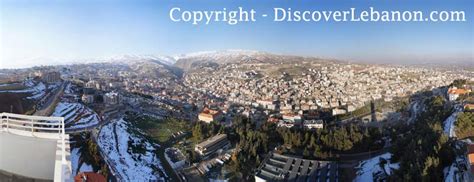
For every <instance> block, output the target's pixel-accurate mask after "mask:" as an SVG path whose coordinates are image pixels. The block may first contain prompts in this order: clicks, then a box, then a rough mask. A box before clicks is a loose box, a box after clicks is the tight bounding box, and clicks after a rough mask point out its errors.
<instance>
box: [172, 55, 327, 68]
mask: <svg viewBox="0 0 474 182" xmlns="http://www.w3.org/2000/svg"><path fill="white" fill-rule="evenodd" d="M175 59H176V63H175V66H177V67H179V68H181V69H183V70H190V69H193V68H199V67H201V66H216V64H217V65H219V64H226V63H289V62H298V61H318V60H320V59H318V58H313V57H302V56H290V55H278V54H271V53H267V52H261V51H247V50H224V51H207V52H197V53H191V54H184V55H180V56H176V57H175Z"/></svg>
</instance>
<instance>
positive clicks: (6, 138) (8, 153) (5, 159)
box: [0, 132, 58, 180]
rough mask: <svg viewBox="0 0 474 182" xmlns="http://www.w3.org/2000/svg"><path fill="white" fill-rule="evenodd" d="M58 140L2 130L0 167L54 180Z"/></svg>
mask: <svg viewBox="0 0 474 182" xmlns="http://www.w3.org/2000/svg"><path fill="white" fill-rule="evenodd" d="M57 143H58V141H57V140H54V139H44V138H35V137H27V136H21V135H15V134H11V133H6V132H0V146H2V147H1V148H0V153H1V155H0V169H1V170H3V171H5V172H9V173H11V174H17V175H19V176H25V177H29V178H34V179H43V180H53V179H54V168H55V161H56V150H57V149H56V148H57Z"/></svg>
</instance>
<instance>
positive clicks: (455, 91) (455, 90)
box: [448, 87, 471, 101]
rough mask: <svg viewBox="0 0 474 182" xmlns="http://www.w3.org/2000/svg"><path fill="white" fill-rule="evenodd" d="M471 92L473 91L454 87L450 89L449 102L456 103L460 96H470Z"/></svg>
mask: <svg viewBox="0 0 474 182" xmlns="http://www.w3.org/2000/svg"><path fill="white" fill-rule="evenodd" d="M470 92H471V90H467V89H458V88H456V87H452V88H449V89H448V99H449V101H455V100H456V99H458V97H459V96H460V95H464V94H468V93H470Z"/></svg>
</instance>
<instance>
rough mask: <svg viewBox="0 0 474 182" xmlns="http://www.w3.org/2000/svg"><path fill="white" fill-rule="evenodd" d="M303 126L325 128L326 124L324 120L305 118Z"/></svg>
mask: <svg viewBox="0 0 474 182" xmlns="http://www.w3.org/2000/svg"><path fill="white" fill-rule="evenodd" d="M303 126H304V127H306V128H308V129H318V128H323V127H324V124H323V120H304V121H303Z"/></svg>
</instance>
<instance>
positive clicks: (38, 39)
mask: <svg viewBox="0 0 474 182" xmlns="http://www.w3.org/2000/svg"><path fill="white" fill-rule="evenodd" d="M239 6H242V7H244V8H246V9H250V8H253V9H255V10H257V11H258V13H260V14H261V13H268V14H272V12H273V8H274V7H282V8H289V7H291V8H292V9H293V10H296V9H299V10H347V9H349V8H352V7H354V8H364V9H366V8H368V7H370V6H373V7H374V8H376V9H380V10H422V11H430V10H448V11H449V10H464V11H465V12H466V19H467V22H443V23H429V22H422V23H420V22H416V23H415V22H408V23H407V22H391V23H383V22H365V23H364V22H309V23H306V22H299V23H295V22H283V23H282V22H273V21H272V19H271V18H268V19H262V18H258V19H257V22H254V23H242V24H237V25H233V26H230V25H228V24H225V23H212V24H210V25H198V26H195V25H191V24H189V23H176V22H172V21H171V20H170V19H169V16H168V14H169V10H170V9H171V8H172V7H180V8H182V9H189V10H220V9H222V8H227V9H233V8H236V7H239ZM473 12H474V1H472V0H452V1H447V0H431V1H426V0H397V1H387V0H258V1H257V0H156V1H151V0H137V1H132V0H130V1H120V0H110V1H106V0H99V1H90V0H83V1H62V0H57V1H48V0H45V1H40V0H30V1H25V0H3V1H0V31H1V37H0V38H1V40H0V41H1V44H0V45H1V47H0V51H1V52H0V67H4V68H10V67H25V66H33V65H41V64H58V63H66V62H70V61H71V60H78V59H91V58H100V57H110V56H116V55H123V54H153V55H177V54H184V53H191V52H197V51H209V50H225V49H245V50H261V51H268V52H272V53H279V54H292V55H303V56H316V57H326V58H337V59H345V60H355V61H367V62H380V63H417V62H450V61H459V60H462V61H474V60H473V59H474V22H473V18H474V17H473V14H472V13H473Z"/></svg>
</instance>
